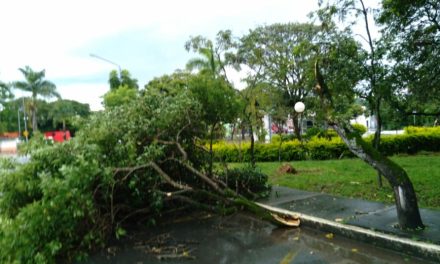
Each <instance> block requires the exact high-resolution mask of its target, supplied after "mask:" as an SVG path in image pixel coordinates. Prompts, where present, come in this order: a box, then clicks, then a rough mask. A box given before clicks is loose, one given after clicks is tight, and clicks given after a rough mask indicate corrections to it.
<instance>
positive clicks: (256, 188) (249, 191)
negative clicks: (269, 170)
mask: <svg viewBox="0 0 440 264" xmlns="http://www.w3.org/2000/svg"><path fill="white" fill-rule="evenodd" d="M219 177H220V179H221V180H222V181H223V182H225V183H226V184H227V185H228V187H229V188H230V189H232V190H234V191H236V192H237V193H239V194H241V195H243V196H245V197H247V198H251V199H255V198H262V197H267V196H268V195H269V194H270V191H271V186H270V185H269V184H268V182H267V181H268V176H267V175H266V174H264V173H262V172H261V171H260V170H258V169H255V168H252V167H250V166H248V167H244V168H234V169H230V170H228V171H225V172H222V173H220V176H219Z"/></svg>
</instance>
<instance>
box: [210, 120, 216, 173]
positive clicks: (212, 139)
mask: <svg viewBox="0 0 440 264" xmlns="http://www.w3.org/2000/svg"><path fill="white" fill-rule="evenodd" d="M216 125H217V124H213V125H212V126H211V135H210V136H211V137H210V142H209V176H212V164H213V162H214V152H213V151H212V143H213V141H214V129H215V126H216Z"/></svg>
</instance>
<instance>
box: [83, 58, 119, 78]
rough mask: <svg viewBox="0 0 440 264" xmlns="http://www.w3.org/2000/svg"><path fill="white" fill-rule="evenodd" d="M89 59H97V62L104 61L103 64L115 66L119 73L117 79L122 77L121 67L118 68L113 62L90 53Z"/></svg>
mask: <svg viewBox="0 0 440 264" xmlns="http://www.w3.org/2000/svg"><path fill="white" fill-rule="evenodd" d="M90 57H93V58H97V59H99V60H102V61H105V62H107V63H110V64H113V65H115V66H116V67H118V71H119V78H121V77H122V70H121V66H119V64H117V63H116V62H113V61H111V60H108V59H106V58H103V57H101V56H98V55H96V54H93V53H90Z"/></svg>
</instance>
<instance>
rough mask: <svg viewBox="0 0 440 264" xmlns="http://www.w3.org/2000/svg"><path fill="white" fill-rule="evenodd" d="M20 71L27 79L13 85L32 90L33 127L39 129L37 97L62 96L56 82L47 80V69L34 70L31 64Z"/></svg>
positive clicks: (24, 89) (27, 90)
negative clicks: (57, 89)
mask: <svg viewBox="0 0 440 264" xmlns="http://www.w3.org/2000/svg"><path fill="white" fill-rule="evenodd" d="M19 71H20V72H21V73H22V74H23V76H24V78H25V81H17V82H14V83H13V86H14V87H15V88H17V89H20V90H23V91H26V92H30V93H31V95H32V97H31V102H30V110H31V118H32V129H33V130H34V131H38V121H37V97H38V96H41V97H46V98H50V97H57V98H61V96H60V95H59V94H58V93H57V91H56V86H55V84H54V83H52V82H50V81H48V80H45V75H46V73H45V70H42V71H34V70H32V69H31V68H30V67H29V66H26V67H24V68H19Z"/></svg>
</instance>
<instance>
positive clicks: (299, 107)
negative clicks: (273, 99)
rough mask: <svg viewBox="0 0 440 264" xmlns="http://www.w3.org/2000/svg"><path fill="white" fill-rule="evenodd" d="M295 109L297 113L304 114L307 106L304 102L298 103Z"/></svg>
mask: <svg viewBox="0 0 440 264" xmlns="http://www.w3.org/2000/svg"><path fill="white" fill-rule="evenodd" d="M294 108H295V112H297V113H302V112H304V109H305V108H306V106H305V105H304V103H303V102H297V103H296V104H295V107H294Z"/></svg>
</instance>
